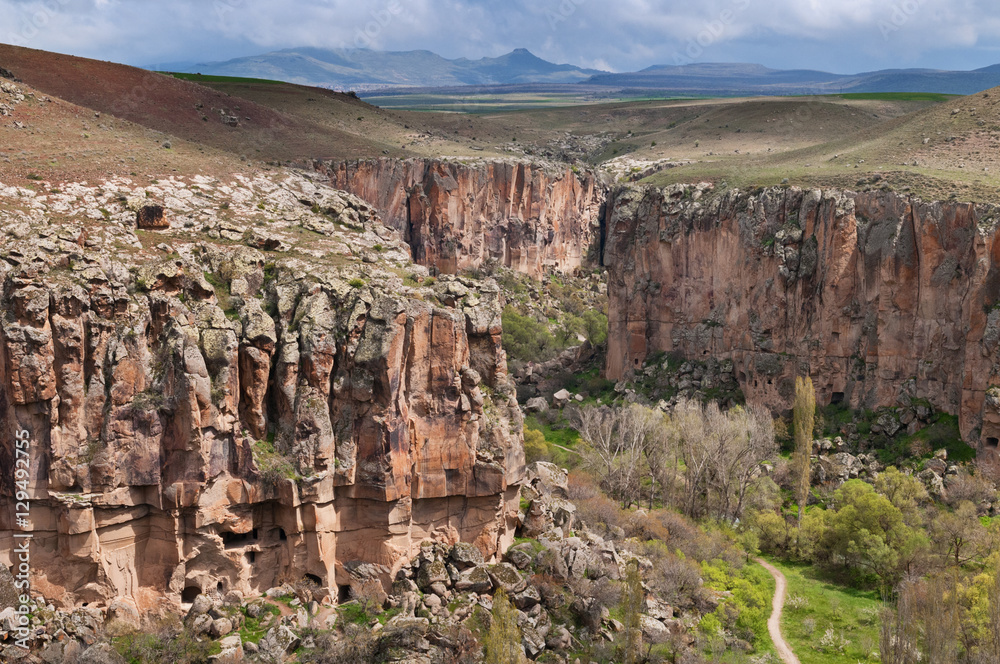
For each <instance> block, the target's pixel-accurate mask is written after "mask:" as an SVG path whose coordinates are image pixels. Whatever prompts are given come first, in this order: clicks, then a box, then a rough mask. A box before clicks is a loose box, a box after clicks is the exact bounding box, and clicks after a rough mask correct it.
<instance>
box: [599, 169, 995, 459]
mask: <svg viewBox="0 0 1000 664" xmlns="http://www.w3.org/2000/svg"><path fill="white" fill-rule="evenodd" d="M997 219H998V209H997V208H996V207H995V206H979V205H972V204H963V203H925V202H923V201H920V200H919V199H915V198H910V197H907V196H901V195H898V194H895V193H892V192H881V191H877V192H866V193H854V192H845V191H821V190H818V189H817V190H810V191H803V190H800V189H797V188H771V189H763V190H758V191H756V192H741V191H737V190H729V191H725V192H716V191H714V190H713V189H712V187H711V185H698V186H676V187H673V188H669V189H652V188H647V189H638V188H621V189H618V190H616V191H615V192H613V193H612V195H611V200H610V202H609V214H608V225H607V231H606V240H605V243H606V249H605V253H604V262H605V265H606V266H607V269H608V272H609V298H610V316H609V318H610V334H609V336H608V340H609V351H608V360H607V367H606V368H607V373H608V376H609V377H610V378H614V379H617V378H620V377H622V376H623V375H625V374H626V373H628V372H629V371H632V370H635V369H636V368H638V367H640V366H641V365H642V364H643V362H644V361H645V360H646V358H647V357H648V356H649V355H650V354H651V353H654V352H667V353H679V354H680V355H682V356H684V357H686V358H691V359H706V358H709V357H712V358H716V359H717V360H720V361H724V362H725V361H731V362H732V363H733V365H734V373H735V374H736V376H737V377H738V379H739V382H740V384H741V386H742V388H743V390H744V391H745V393H746V394H747V396H748V398H751V399H756V400H761V401H763V402H765V403H767V404H769V405H770V406H772V407H773V408H775V409H783V408H787V407H789V405H790V404H791V399H792V395H793V392H794V377H795V376H796V375H803V374H808V375H810V376H812V380H813V383H814V384H815V385H816V389H817V392H818V397H819V401H820V402H821V403H829V402H830V401H844V402H846V403H849V404H850V405H852V406H854V407H865V408H874V407H878V406H898V405H903V406H908V405H909V404H910V402H911V401H912V402H916V401H917V400H928V401H929V402H930V403H931V405H933V407H934V408H936V409H938V410H941V411H944V412H947V413H951V414H955V415H958V416H959V419H960V426H961V431H962V434H963V436H964V437H966V439H967V440H971V441H978V443H979V445H980V452H981V453H990V454H992V453H993V452H994V451H995V448H996V443H997V439H998V438H1000V389H998V388H996V387H995V386H997V385H1000V365H998V359H1000V356H998V342H1000V309H997V308H996V304H997V303H998V302H1000V270H998V260H1000V240H998V234H997V232H996V223H997ZM709 387H710V386H709ZM994 393H996V394H995V395H994Z"/></svg>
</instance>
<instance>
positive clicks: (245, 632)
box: [239, 604, 281, 643]
mask: <svg viewBox="0 0 1000 664" xmlns="http://www.w3.org/2000/svg"><path fill="white" fill-rule="evenodd" d="M243 613H244V615H245V616H246V618H245V619H244V621H243V627H241V628H240V630H239V634H240V638H241V639H242V640H243V643H250V642H252V643H259V642H260V640H261V639H262V638H264V635H265V634H267V630H269V629H271V627H272V626H273V623H274V622H275V616H280V615H281V609H279V608H278V607H276V606H275V605H274V604H265V605H264V613H262V614H261V615H260V617H258V618H251V617H250V616H248V615H246V609H243Z"/></svg>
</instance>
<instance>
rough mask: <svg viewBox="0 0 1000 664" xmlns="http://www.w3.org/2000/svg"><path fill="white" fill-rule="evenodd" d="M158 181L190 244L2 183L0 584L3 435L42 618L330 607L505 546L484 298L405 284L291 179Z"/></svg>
mask: <svg viewBox="0 0 1000 664" xmlns="http://www.w3.org/2000/svg"><path fill="white" fill-rule="evenodd" d="M170 184H171V188H170V189H169V191H166V192H162V193H163V198H164V199H165V201H166V205H167V207H168V208H170V210H169V213H170V214H171V216H172V217H173V218H174V219H175V220H176V223H177V224H180V225H186V226H190V227H193V228H192V229H191V230H189V231H187V232H186V233H183V234H181V233H179V234H176V235H172V236H168V235H164V234H157V233H149V234H146V235H142V234H137V233H136V232H135V231H134V230H133V226H134V224H135V213H134V212H133V211H130V210H129V208H128V206H129V203H128V201H129V200H130V197H131V196H132V194H133V192H132V189H131V188H130V187H129V186H128V185H125V184H114V183H104V184H103V185H102V186H101V187H99V188H96V189H85V188H83V187H82V186H79V185H72V187H71V188H72V195H74V196H79V197H80V198H81V199H82V200H86V201H89V204H90V205H92V206H93V207H95V208H96V207H97V206H102V207H103V208H104V210H107V212H106V213H102V212H103V211H102V212H99V213H98V214H97V215H96V217H95V216H94V215H90V216H91V218H90V219H87V216H88V215H87V214H86V212H87V210H86V209H83V210H78V209H76V208H73V209H71V210H69V211H68V212H67V213H66V214H68V216H67V217H64V216H63V215H62V214H60V213H59V212H58V209H59V201H60V200H61V199H58V197H57V196H51V197H50V196H35V195H34V193H29V192H28V191H27V190H15V189H14V188H8V189H6V190H5V189H4V188H3V187H2V186H0V194H4V195H3V196H0V203H4V204H6V205H23V206H25V207H24V208H23V209H16V210H11V209H9V208H3V211H2V212H0V215H2V216H5V217H6V220H7V221H8V222H9V223H8V224H6V225H5V227H4V228H5V230H6V233H4V234H0V258H2V260H0V312H2V319H0V468H2V469H4V472H3V473H2V475H0V503H2V505H0V563H5V564H10V563H11V562H12V561H11V560H10V555H11V552H12V550H13V547H12V542H13V539H12V537H13V534H14V532H15V531H17V530H18V529H19V528H18V527H17V525H16V524H15V523H14V521H13V513H14V509H13V500H12V499H11V496H12V495H13V489H14V486H13V474H12V472H10V469H11V468H12V459H13V457H14V447H13V446H14V443H13V441H14V440H15V435H14V434H15V431H17V430H19V429H24V430H27V431H28V432H29V434H30V440H31V446H30V460H31V479H30V494H31V497H32V502H31V510H30V520H31V528H30V529H31V530H32V531H33V533H34V541H33V548H32V554H31V556H32V557H31V566H32V570H33V576H32V587H33V589H34V591H35V592H38V593H41V594H43V595H44V596H45V597H46V598H47V599H48V600H51V601H54V602H56V603H57V605H63V606H71V605H73V604H79V603H83V602H91V603H97V604H98V605H101V604H105V603H106V602H107V601H109V600H110V599H111V598H113V597H116V596H131V597H133V598H135V599H136V600H137V601H139V603H140V606H143V605H144V604H145V606H149V605H150V604H152V603H154V602H156V601H158V599H159V598H161V597H163V596H166V597H167V598H169V599H173V600H175V601H176V600H179V599H182V598H183V599H186V600H188V601H190V598H191V597H193V596H194V595H196V594H197V593H198V592H202V591H215V590H221V591H228V590H230V589H235V590H240V591H241V592H243V593H251V592H254V593H258V592H261V591H262V590H266V589H268V588H270V587H272V586H274V585H276V584H278V583H281V582H284V581H294V580H296V579H302V578H303V577H305V576H308V577H310V578H312V579H313V580H314V581H316V582H317V583H318V584H319V585H320V586H322V587H326V588H329V589H330V590H331V591H332V592H334V593H336V592H337V589H338V588H337V587H338V586H340V587H341V588H342V587H344V586H347V585H351V584H354V583H356V582H358V581H359V580H364V579H368V578H378V579H381V580H383V581H388V580H389V579H391V576H392V574H393V573H394V572H395V570H396V569H397V568H398V566H399V565H401V564H403V563H404V562H405V561H408V560H409V559H410V558H411V557H412V556H413V555H415V554H416V553H417V552H418V551H419V545H420V543H421V542H422V541H425V540H434V541H439V542H442V543H454V542H457V541H466V542H471V543H473V544H475V545H476V546H477V547H478V549H479V550H480V551H481V553H482V554H483V555H485V556H486V557H490V556H492V555H494V554H495V552H496V551H497V550H498V549H499V548H505V547H506V546H507V545H509V544H510V542H511V541H512V539H513V525H514V522H515V520H516V515H517V507H518V499H517V492H518V483H519V482H520V480H521V476H522V474H523V467H524V458H523V444H522V442H521V433H520V432H521V426H520V414H519V411H518V409H517V405H516V401H515V399H514V392H513V386H512V383H511V381H510V380H509V378H508V376H507V373H506V358H505V354H504V352H503V350H502V348H501V344H500V334H501V329H500V307H499V297H498V288H497V286H496V284H495V283H494V282H492V281H486V282H482V283H480V282H473V281H470V280H461V281H459V280H457V279H455V278H446V279H441V280H439V281H438V282H437V283H436V284H435V286H434V288H433V289H432V288H429V287H420V286H412V285H410V286H406V285H404V284H403V283H402V279H401V278H400V277H399V276H398V275H397V274H395V273H393V272H391V271H389V270H388V269H386V268H388V267H391V266H392V265H393V264H394V262H395V263H398V265H400V266H403V267H405V268H406V270H407V273H413V271H414V268H416V267H417V266H413V265H412V264H409V263H408V259H407V256H406V253H404V252H401V251H400V250H399V247H400V246H402V247H403V248H404V249H405V245H401V244H400V242H399V239H398V237H396V236H395V233H393V232H391V231H389V230H388V229H386V228H385V227H383V226H382V225H381V224H380V223H379V222H378V221H377V219H375V218H374V217H373V214H374V213H373V211H372V210H371V209H370V208H368V207H367V206H366V205H365V204H364V203H363V202H362V201H360V200H358V199H355V198H353V197H350V196H348V195H346V194H341V193H340V192H334V191H332V190H329V189H328V188H323V187H321V186H320V187H317V186H315V185H313V184H312V183H310V182H308V181H306V180H304V179H302V178H299V177H293V178H290V179H289V180H288V181H271V180H266V179H262V180H257V181H250V180H245V181H243V182H242V183H240V182H233V183H230V184H226V183H219V182H210V181H208V179H205V180H204V181H201V182H200V184H199V185H197V186H194V187H187V186H185V184H184V183H180V182H174V183H170ZM192 188H193V189H195V191H197V192H198V196H197V197H194V196H191V195H190V190H191V189H192ZM184 191H187V195H184V194H183V193H182V192H184ZM6 194H9V196H6ZM195 208H197V209H195ZM265 210H266V212H265ZM76 215H79V216H81V217H82V219H80V218H74V217H75V216H76ZM193 220H198V223H197V225H195V224H194V223H193ZM188 222H192V223H188ZM205 229H207V230H205ZM230 236H231V238H230ZM226 238H230V239H228V240H227V239H226ZM262 239H263V240H268V242H263V244H262ZM165 242H171V243H173V244H172V245H167V244H165ZM376 243H378V244H380V245H384V246H380V247H379V249H378V250H377V251H379V252H381V255H382V256H383V260H382V265H381V266H372V265H369V264H366V263H364V262H362V261H361V260H360V257H361V256H362V255H365V254H366V253H367V252H371V251H372V246H373V245H374V244H376ZM257 245H262V246H269V247H272V248H277V247H281V248H282V249H281V251H270V252H263V251H260V250H259V249H257V248H254V247H255V246H257ZM418 272H419V270H418Z"/></svg>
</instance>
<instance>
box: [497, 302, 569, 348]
mask: <svg viewBox="0 0 1000 664" xmlns="http://www.w3.org/2000/svg"><path fill="white" fill-rule="evenodd" d="M501 322H502V324H503V337H502V338H503V347H504V350H506V351H507V357H508V358H509V359H512V360H524V361H526V362H540V361H542V360H546V359H548V358H550V357H552V356H553V355H554V354H555V353H556V352H557V351H558V350H559V344H558V343H557V342H556V339H555V338H554V337H553V336H552V333H551V332H549V329H548V327H547V326H546V325H544V324H542V323H539V322H538V321H536V320H535V319H534V318H532V317H531V316H522V315H521V314H519V313H517V312H516V311H515V310H514V309H513V307H509V306H508V307H507V308H505V309H504V311H503V315H502V318H501Z"/></svg>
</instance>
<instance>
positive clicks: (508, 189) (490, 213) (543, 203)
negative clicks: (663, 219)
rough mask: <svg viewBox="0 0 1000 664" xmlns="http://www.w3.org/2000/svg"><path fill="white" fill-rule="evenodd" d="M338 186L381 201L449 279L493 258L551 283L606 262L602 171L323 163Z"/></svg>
mask: <svg viewBox="0 0 1000 664" xmlns="http://www.w3.org/2000/svg"><path fill="white" fill-rule="evenodd" d="M316 168H317V170H319V171H321V172H322V173H324V174H325V175H327V176H328V177H329V178H330V182H331V184H332V185H333V186H334V187H336V188H338V189H343V190H346V191H349V192H351V193H352V194H354V195H356V196H359V197H360V198H362V199H363V200H365V201H367V202H368V203H369V204H371V205H373V206H374V207H375V208H376V209H377V210H378V212H379V214H380V215H381V217H382V219H383V220H384V222H385V223H386V225H388V226H390V227H392V228H395V229H396V230H398V231H399V232H400V233H401V234H402V235H403V237H404V239H405V240H406V241H407V242H409V244H410V247H411V248H412V250H413V257H414V260H415V261H416V262H418V263H420V264H422V265H426V266H428V267H430V268H433V269H436V270H437V271H440V272H442V273H455V272H458V271H462V270H468V269H474V268H477V267H479V266H480V265H481V264H483V263H484V262H485V261H488V260H495V261H498V262H499V263H501V264H502V265H504V266H506V267H509V268H512V269H514V270H518V271H520V272H524V273H526V274H529V275H531V276H533V277H535V278H536V279H537V278H541V275H542V273H543V271H545V270H560V271H564V272H565V271H572V270H573V269H575V268H578V267H580V266H581V265H582V264H583V263H584V262H586V261H587V260H588V256H589V257H590V258H591V259H592V261H593V262H595V263H596V258H597V256H598V255H599V247H597V246H596V245H595V242H596V241H597V240H598V239H599V237H600V223H601V219H602V217H603V209H604V207H603V206H604V201H605V193H606V192H605V187H604V186H603V185H602V184H601V182H600V180H599V179H598V178H597V177H596V176H595V175H594V174H592V173H576V172H574V171H573V170H571V169H570V168H568V167H565V166H564V167H561V168H560V169H556V168H555V167H543V166H539V165H535V164H531V163H526V162H505V161H488V162H482V163H472V164H464V163H460V162H457V161H435V160H425V159H410V160H406V161H398V160H395V159H378V160H370V161H356V162H343V163H321V164H316Z"/></svg>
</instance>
